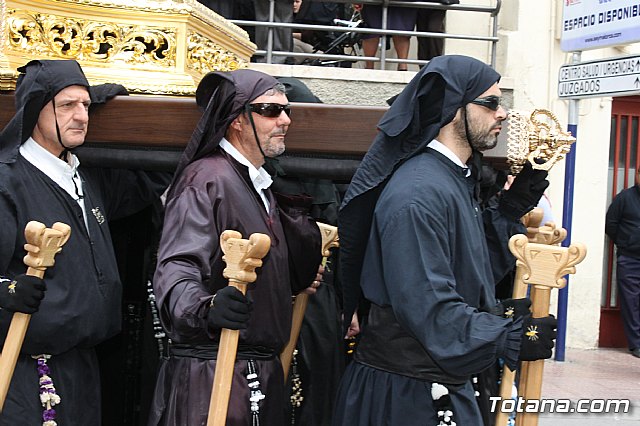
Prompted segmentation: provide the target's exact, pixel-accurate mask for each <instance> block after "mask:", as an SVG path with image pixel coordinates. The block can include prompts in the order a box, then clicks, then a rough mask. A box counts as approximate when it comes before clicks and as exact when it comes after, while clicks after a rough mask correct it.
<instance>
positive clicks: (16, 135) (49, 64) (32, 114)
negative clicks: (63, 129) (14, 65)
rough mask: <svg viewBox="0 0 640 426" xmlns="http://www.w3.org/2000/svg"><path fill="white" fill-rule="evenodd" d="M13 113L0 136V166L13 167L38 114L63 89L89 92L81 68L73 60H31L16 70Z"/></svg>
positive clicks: (36, 120)
mask: <svg viewBox="0 0 640 426" xmlns="http://www.w3.org/2000/svg"><path fill="white" fill-rule="evenodd" d="M18 71H20V73H21V74H20V75H19V76H18V82H17V84H16V92H15V103H16V113H15V115H14V116H13V118H12V119H11V121H9V123H8V124H7V125H6V127H5V128H4V130H3V131H2V133H0V162H2V163H13V162H14V161H15V160H16V158H17V155H18V149H19V147H20V145H22V144H23V143H24V142H25V141H26V140H27V139H29V137H30V136H31V133H32V132H33V129H34V127H35V125H36V123H37V122H38V117H39V116H40V111H41V110H42V108H44V106H45V105H46V104H47V103H48V102H49V101H51V100H52V99H53V98H54V97H55V96H56V95H57V94H58V93H59V92H60V91H61V90H62V89H64V88H66V87H69V86H84V87H86V88H87V89H88V88H89V82H88V81H87V78H86V77H85V75H84V73H83V72H82V68H80V65H79V64H78V63H77V62H76V61H74V60H33V61H30V62H29V63H27V64H26V65H24V66H22V67H20V68H18Z"/></svg>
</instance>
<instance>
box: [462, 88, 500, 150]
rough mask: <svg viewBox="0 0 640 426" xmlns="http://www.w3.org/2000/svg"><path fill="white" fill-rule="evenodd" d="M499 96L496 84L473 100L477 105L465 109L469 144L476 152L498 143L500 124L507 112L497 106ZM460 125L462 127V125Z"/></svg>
mask: <svg viewBox="0 0 640 426" xmlns="http://www.w3.org/2000/svg"><path fill="white" fill-rule="evenodd" d="M501 95H502V92H501V91H500V89H499V88H498V84H497V83H496V84H494V85H493V86H491V87H490V88H489V89H488V90H487V91H486V92H484V93H483V94H482V95H480V96H479V97H478V98H477V99H476V100H475V101H477V102H479V104H476V103H470V104H467V106H466V108H465V110H466V116H467V125H468V131H469V139H470V140H469V144H470V145H471V147H472V148H474V149H477V150H478V151H486V150H487V149H491V148H494V147H495V146H496V144H497V143H498V135H499V134H500V130H502V125H501V123H502V121H503V120H505V119H506V118H507V111H506V110H505V109H504V108H503V107H502V106H501V105H499V98H500V96H501ZM496 98H497V99H496ZM496 101H498V104H497V108H496V109H495V110H493V108H494V107H495V106H496V103H495V102H496ZM483 104H484V105H486V106H484V105H483ZM461 124H462V125H463V126H464V123H461Z"/></svg>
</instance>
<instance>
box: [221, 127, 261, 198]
mask: <svg viewBox="0 0 640 426" xmlns="http://www.w3.org/2000/svg"><path fill="white" fill-rule="evenodd" d="M220 148H222V149H223V150H225V151H226V152H227V153H228V154H229V155H230V156H232V157H233V158H234V159H235V160H236V161H237V162H238V163H240V164H242V165H244V166H247V168H248V169H249V179H251V183H252V184H253V186H254V188H255V189H256V191H258V192H260V191H261V190H263V189H267V188H269V187H270V186H271V184H272V183H273V180H272V179H271V176H269V173H267V171H266V170H265V169H264V168H263V167H260V168H259V169H257V168H256V166H254V165H253V164H251V162H250V161H249V160H247V158H246V157H245V156H244V155H242V153H241V152H240V151H238V150H237V149H236V147H235V146H233V145H232V144H231V142H229V141H228V140H227V139H226V138H222V140H221V141H220Z"/></svg>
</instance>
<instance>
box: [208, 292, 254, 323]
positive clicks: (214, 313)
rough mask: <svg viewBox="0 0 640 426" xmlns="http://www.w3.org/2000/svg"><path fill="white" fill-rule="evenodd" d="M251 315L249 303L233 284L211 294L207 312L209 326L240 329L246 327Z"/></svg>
mask: <svg viewBox="0 0 640 426" xmlns="http://www.w3.org/2000/svg"><path fill="white" fill-rule="evenodd" d="M250 316H251V303H250V302H249V301H248V300H247V297H246V296H245V295H244V294H242V292H241V291H240V290H238V289H237V288H235V287H233V286H227V287H225V288H223V289H220V290H218V291H217V292H216V294H215V295H214V296H213V299H212V301H211V307H210V308H209V312H208V313H207V323H208V324H209V327H211V328H228V329H231V330H241V329H245V328H247V322H248V321H249V317H250Z"/></svg>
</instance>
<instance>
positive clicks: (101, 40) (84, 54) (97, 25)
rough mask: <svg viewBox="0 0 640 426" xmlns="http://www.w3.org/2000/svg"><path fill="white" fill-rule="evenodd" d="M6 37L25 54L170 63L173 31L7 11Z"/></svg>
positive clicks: (79, 58) (173, 42) (172, 61)
mask: <svg viewBox="0 0 640 426" xmlns="http://www.w3.org/2000/svg"><path fill="white" fill-rule="evenodd" d="M7 27H8V41H9V44H10V45H11V47H13V48H14V49H17V50H22V51H24V53H25V54H29V55H38V56H43V55H46V56H54V57H60V58H68V59H77V60H100V61H112V60H121V61H124V62H125V63H127V64H145V65H154V66H157V67H172V66H174V65H175V61H176V42H175V38H176V32H175V30H174V29H171V28H151V27H147V26H143V25H137V26H134V25H116V24H111V23H104V22H99V21H93V20H86V19H77V18H68V17H64V16H58V15H51V14H42V13H36V12H25V11H17V10H14V9H9V10H8V12H7Z"/></svg>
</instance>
